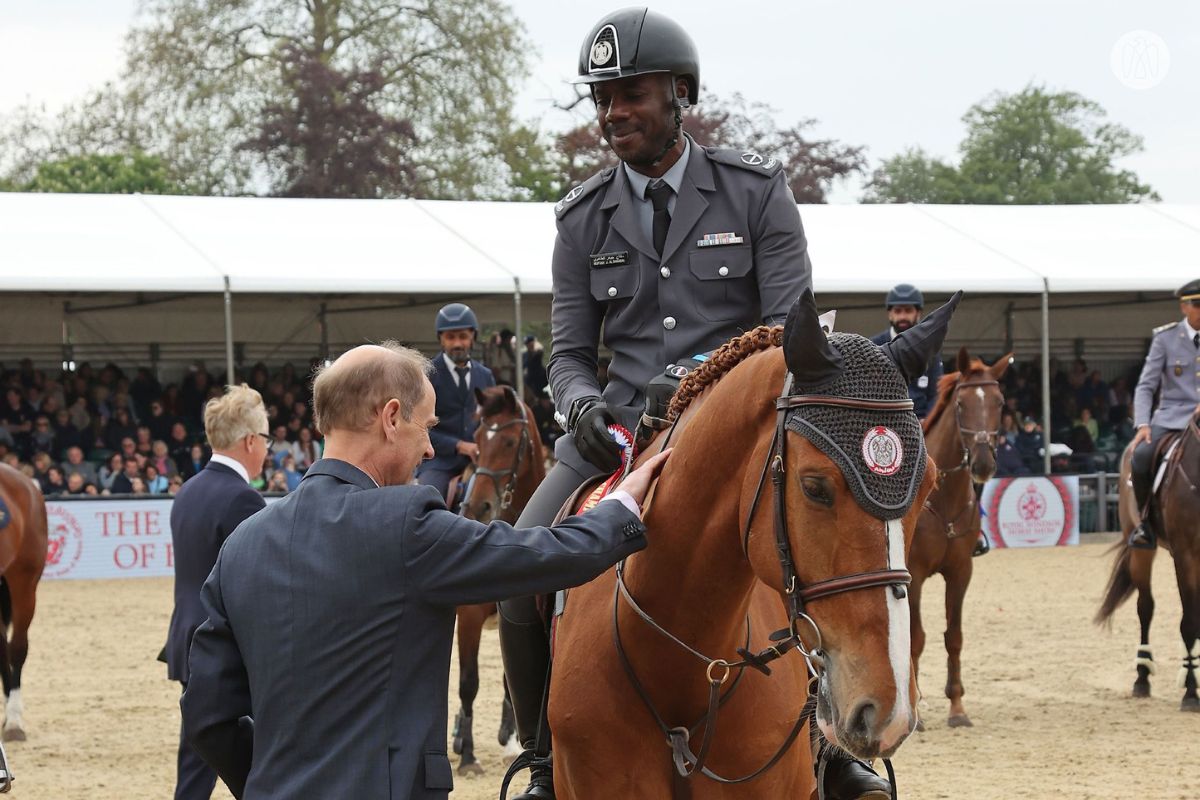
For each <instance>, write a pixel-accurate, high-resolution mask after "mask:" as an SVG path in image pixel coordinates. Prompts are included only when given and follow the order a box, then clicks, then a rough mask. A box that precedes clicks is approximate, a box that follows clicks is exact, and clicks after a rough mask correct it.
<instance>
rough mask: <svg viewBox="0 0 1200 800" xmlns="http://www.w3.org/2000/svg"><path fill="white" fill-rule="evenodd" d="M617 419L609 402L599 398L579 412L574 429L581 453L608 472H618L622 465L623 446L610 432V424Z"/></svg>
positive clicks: (576, 445)
mask: <svg viewBox="0 0 1200 800" xmlns="http://www.w3.org/2000/svg"><path fill="white" fill-rule="evenodd" d="M616 421H617V420H616V418H615V417H614V416H613V415H612V412H611V411H609V410H608V404H607V403H605V402H604V401H603V400H597V401H596V402H595V403H593V404H592V405H591V406H589V407H588V408H586V409H585V410H584V411H582V412H581V413H580V414H579V418H578V419H577V420H576V421H575V429H574V430H573V431H572V436H574V438H575V448H576V449H577V450H579V455H581V456H583V458H584V460H585V461H587V462H588V463H589V464H592V465H593V466H595V467H598V468H599V469H600V470H602V471H604V472H606V473H611V472H616V471H617V468H618V467H620V466H621V447H620V446H619V445H618V444H617V443H616V442H615V441H614V440H613V438H612V434H610V433H609V432H608V426H609V425H611V424H612V423H614V422H616Z"/></svg>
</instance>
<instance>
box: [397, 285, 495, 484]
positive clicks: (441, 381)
mask: <svg viewBox="0 0 1200 800" xmlns="http://www.w3.org/2000/svg"><path fill="white" fill-rule="evenodd" d="M434 329H435V330H436V331H437V336H438V343H439V344H441V346H442V354H441V355H440V356H437V357H435V358H434V359H433V374H432V375H430V376H429V380H430V382H431V383H432V384H433V391H434V393H435V394H436V395H437V405H436V408H435V413H436V414H437V417H438V424H437V427H436V428H434V429H433V430H431V431H430V432H429V440H430V441H431V442H433V458H431V459H429V460H428V461H423V462H421V465H420V466H419V467H417V483H419V484H421V485H423V486H432V487H434V488H435V489H437V490H438V492H440V493H441V495H442V498H443V499H445V498H446V493H447V491H448V489H449V486H450V480H451V478H453V477H455V476H456V475H461V474H462V471H463V470H464V469H466V468H467V465H468V464H470V463H471V462H472V461H473V460H475V458H476V457H477V456H478V455H479V447H478V446H477V445H476V444H475V429H476V428H478V427H479V420H478V419H477V418H476V411H478V407H477V403H476V402H475V391H474V390H475V389H486V388H488V387H489V386H495V385H496V380H495V378H493V377H492V371H491V370H490V369H488V368H487V367H485V366H484V365H483V364H480V363H479V362H478V361H476V360H474V359H473V358H471V348H472V347H473V346H474V345H475V337H476V336H477V335H478V334H479V321H478V320H477V319H475V312H474V311H472V310H471V309H470V307H469V306H466V305H464V304H462V303H451V304H450V305H448V306H444V307H443V308H442V310H441V311H439V312H438V313H437V322H436V323H435V325H434Z"/></svg>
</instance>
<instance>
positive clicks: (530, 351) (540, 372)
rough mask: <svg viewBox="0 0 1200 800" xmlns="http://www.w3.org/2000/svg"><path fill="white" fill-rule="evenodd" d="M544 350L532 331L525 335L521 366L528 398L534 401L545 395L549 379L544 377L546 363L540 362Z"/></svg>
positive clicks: (543, 356) (543, 355)
mask: <svg viewBox="0 0 1200 800" xmlns="http://www.w3.org/2000/svg"><path fill="white" fill-rule="evenodd" d="M545 355H546V351H545V348H544V347H542V343H541V342H539V341H538V339H537V337H536V336H534V335H533V334H532V333H531V334H529V335H528V336H526V337H525V352H524V353H521V368H522V369H523V370H524V374H525V389H526V390H527V393H528V396H529V399H530V400H531V401H533V402H535V403H536V401H537V400H538V399H539V398H541V397H543V396H545V394H546V387H547V386H549V385H550V379H549V378H547V377H546V365H545V364H543V363H542V359H543V358H545Z"/></svg>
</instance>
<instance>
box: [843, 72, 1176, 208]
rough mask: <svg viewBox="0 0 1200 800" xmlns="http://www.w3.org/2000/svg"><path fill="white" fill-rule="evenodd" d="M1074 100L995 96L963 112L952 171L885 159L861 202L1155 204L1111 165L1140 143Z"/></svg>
mask: <svg viewBox="0 0 1200 800" xmlns="http://www.w3.org/2000/svg"><path fill="white" fill-rule="evenodd" d="M1106 116H1107V114H1106V113H1105V111H1104V109H1103V108H1102V107H1101V106H1100V105H1099V104H1098V103H1096V102H1094V101H1092V100H1088V99H1087V98H1085V97H1083V96H1081V95H1079V94H1076V93H1074V92H1056V93H1052V92H1048V91H1047V90H1046V89H1044V88H1042V87H1038V86H1028V87H1026V88H1025V89H1024V90H1022V91H1021V92H1018V93H1016V94H1009V95H1006V94H1001V93H996V94H993V95H991V96H990V97H988V98H987V99H986V100H984V101H983V102H981V103H978V104H976V105H974V106H972V107H971V108H970V110H968V111H967V113H966V115H965V116H964V117H963V122H964V123H966V126H967V136H966V138H965V139H964V140H963V142H962V144H961V145H960V147H959V151H960V153H961V161H960V163H959V165H958V167H957V168H956V167H953V166H951V165H949V164H946V163H944V162H941V161H938V160H937V159H932V158H929V157H928V156H926V155H925V154H924V153H923V152H922V151H920V150H909V151H907V152H905V153H902V154H900V155H898V156H894V157H892V158H890V159H887V160H885V161H884V162H883V164H882V165H881V166H880V167H879V168H878V169H877V170H875V172H874V174H873V175H872V178H871V181H870V182H869V183H868V185H867V191H866V195H865V196H864V198H863V200H864V201H865V202H881V203H908V202H913V203H980V204H1029V205H1041V204H1068V203H1134V202H1138V201H1141V200H1157V199H1159V196H1158V194H1157V193H1155V191H1154V190H1153V189H1152V188H1151V187H1150V186H1148V185H1146V184H1143V183H1141V182H1139V181H1138V179H1137V175H1135V174H1134V173H1133V172H1131V171H1129V170H1125V169H1121V168H1119V167H1118V166H1117V165H1116V162H1117V161H1118V160H1120V159H1122V158H1125V157H1126V156H1130V155H1133V154H1135V153H1139V152H1141V151H1142V149H1143V145H1142V139H1141V137H1139V136H1137V135H1135V134H1133V133H1131V132H1130V131H1129V130H1128V129H1126V128H1124V127H1123V126H1121V125H1118V124H1116V123H1112V122H1107V121H1106V119H1105V118H1106Z"/></svg>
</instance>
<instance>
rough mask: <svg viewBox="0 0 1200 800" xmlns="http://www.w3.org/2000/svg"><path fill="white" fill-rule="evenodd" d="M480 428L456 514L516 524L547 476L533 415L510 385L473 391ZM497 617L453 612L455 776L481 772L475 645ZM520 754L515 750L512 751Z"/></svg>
mask: <svg viewBox="0 0 1200 800" xmlns="http://www.w3.org/2000/svg"><path fill="white" fill-rule="evenodd" d="M475 399H476V400H477V401H478V403H479V417H480V422H479V429H478V430H477V431H476V432H475V443H476V444H477V445H479V456H478V458H477V460H476V463H475V465H474V469H473V470H470V474H469V476H464V477H465V478H466V487H465V492H464V494H463V498H462V503H461V507H460V513H461V514H462V515H463V516H465V517H467V518H469V519H477V520H479V521H480V522H491V521H492V520H495V519H499V520H503V521H504V522H508V523H513V522H516V520H517V517H519V516H520V514H521V511H523V510H524V508H525V504H526V503H528V502H529V498H530V497H531V496H532V495H533V491H534V489H536V488H537V487H538V484H540V483H541V482H542V479H543V478H545V477H546V453H545V450H544V449H543V448H542V440H541V437H540V436H539V435H538V428H537V422H536V421H535V420H534V417H533V412H532V411H530V410H529V407H528V406H527V405H525V403H523V402H521V401H520V400H518V399H517V393H516V392H515V391H513V389H512V387H509V386H495V387H491V388H488V389H483V390H480V389H476V390H475ZM495 613H496V604H495V603H482V604H480V605H474V606H459V609H458V698H459V702H460V703H461V706H460V708H459V711H458V714H457V715H455V717H454V742H453V746H454V752H455V753H457V754H459V755H460V756H462V759H461V760H460V761H459V764H458V772H459V774H467V773H472V772H473V773H481V772H483V767H481V766H480V765H479V761H478V760H477V759H476V758H475V737H474V732H473V730H472V714H473V706H474V703H475V696H476V695H477V694H478V693H479V643H480V638H481V636H482V634H483V624H484V622H486V621H487V618H488V617H490V616H492V615H493V614H495ZM514 732H515V725H514V722H513V715H512V706H511V704H510V703H509V701H508V692H507V690H506V691H505V698H504V709H503V713H502V715H501V719H500V732H499V736H498V738H499V741H500V744H501V746H504V745H506V744H508V743H509V740H510V739H513V738H514ZM514 750H515V752H514V755H515V753H516V752H520V748H519V747H515V748H514Z"/></svg>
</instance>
